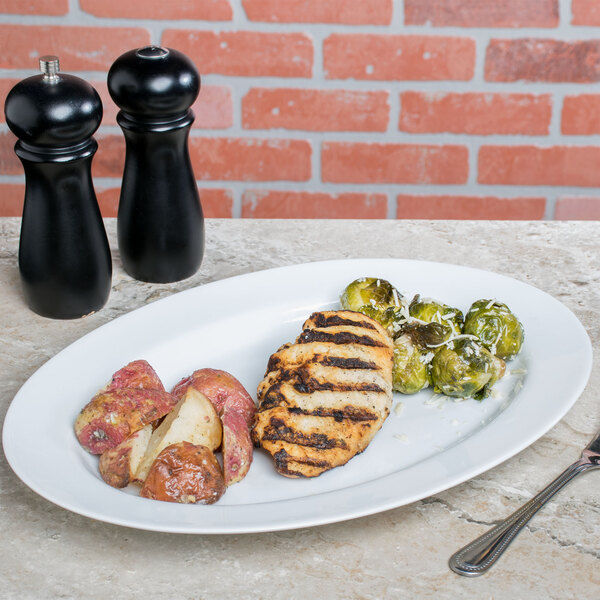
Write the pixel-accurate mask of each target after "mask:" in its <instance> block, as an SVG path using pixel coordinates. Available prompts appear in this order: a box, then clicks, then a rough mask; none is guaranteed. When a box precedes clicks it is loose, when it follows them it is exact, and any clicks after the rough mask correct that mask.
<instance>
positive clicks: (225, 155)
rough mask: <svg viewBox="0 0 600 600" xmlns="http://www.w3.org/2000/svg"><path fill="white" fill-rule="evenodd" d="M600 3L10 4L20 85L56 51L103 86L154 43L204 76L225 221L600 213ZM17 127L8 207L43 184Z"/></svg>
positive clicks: (214, 185)
mask: <svg viewBox="0 0 600 600" xmlns="http://www.w3.org/2000/svg"><path fill="white" fill-rule="evenodd" d="M599 39H600V0H493V1H492V0H489V1H488V0H485V1H484V0H179V1H178V2H166V1H165V0H126V1H123V0H0V41H1V46H2V52H1V53H0V98H2V102H3V103H4V98H5V96H6V93H7V92H8V90H9V89H10V87H11V86H12V85H14V83H15V82H16V81H18V80H19V79H22V78H24V77H27V76H29V75H31V74H33V73H34V72H35V71H36V69H37V58H38V57H39V56H41V55H43V54H51V53H55V54H58V55H59V56H60V59H61V67H62V69H63V70H64V71H66V72H70V73H74V74H77V75H79V76H81V77H83V78H85V79H87V80H89V81H90V82H91V83H92V84H93V85H95V86H96V87H97V89H98V91H99V92H100V94H101V96H102V99H103V102H104V107H105V116H104V120H103V124H102V126H101V128H100V130H99V132H98V134H97V139H98V141H99V144H100V148H99V151H98V153H97V155H96V157H95V159H94V168H93V171H94V181H95V185H96V190H97V193H98V198H99V202H100V204H101V207H102V211H103V213H104V214H105V215H115V214H116V209H117V205H118V194H119V185H120V177H121V174H122V168H123V157H124V143H123V138H122V135H121V132H120V129H119V128H118V126H117V125H116V121H115V116H116V112H117V111H116V107H115V106H114V105H113V104H112V101H111V100H110V97H109V96H108V93H107V90H106V71H107V70H108V67H109V66H110V65H111V63H112V62H113V61H114V59H115V58H117V56H119V55H120V54H121V53H122V52H124V51H126V50H129V49H131V48H135V47H138V46H142V45H146V44H149V43H154V44H162V45H165V46H169V47H173V48H177V49H179V50H181V51H183V52H184V53H186V54H187V55H188V56H190V57H191V58H192V59H193V60H194V62H195V63H196V65H197V66H198V69H199V70H200V72H201V73H202V75H203V87H202V91H201V93H200V97H199V100H198V101H197V103H196V105H195V106H194V111H195V113H196V122H195V124H194V128H193V131H192V134H191V139H190V150H191V156H192V160H193V164H194V170H195V174H196V177H197V179H198V185H199V187H200V190H201V198H202V203H203V206H204V209H205V213H206V214H207V215H208V216H214V217H308V218H312V217H325V218H339V217H349V218H444V219H466V218H475V219H542V218H544V219H600V41H599ZM1 119H2V122H1V123H0V215H20V214H21V208H22V198H23V192H24V179H23V175H22V168H21V165H20V162H19V161H18V159H17V158H16V156H15V155H14V152H13V149H12V147H13V144H14V141H15V140H14V137H13V135H12V134H11V133H10V131H9V130H8V128H7V126H6V123H5V122H4V120H3V119H4V117H3V116H2V117H1Z"/></svg>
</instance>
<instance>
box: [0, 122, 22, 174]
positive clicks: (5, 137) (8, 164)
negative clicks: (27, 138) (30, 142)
mask: <svg viewBox="0 0 600 600" xmlns="http://www.w3.org/2000/svg"><path fill="white" fill-rule="evenodd" d="M16 141H17V138H16V137H15V136H14V135H13V134H12V132H10V131H0V174H1V175H22V174H23V165H22V164H21V161H20V160H19V159H18V158H17V155H16V154H15V142H16Z"/></svg>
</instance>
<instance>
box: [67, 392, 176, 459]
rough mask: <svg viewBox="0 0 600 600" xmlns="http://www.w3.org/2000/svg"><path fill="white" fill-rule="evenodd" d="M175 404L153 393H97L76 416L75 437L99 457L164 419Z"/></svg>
mask: <svg viewBox="0 0 600 600" xmlns="http://www.w3.org/2000/svg"><path fill="white" fill-rule="evenodd" d="M176 404H177V398H175V396H172V395H171V394H168V393H167V392H163V391H160V390H155V389H152V390H146V389H142V388H122V389H116V390H111V391H107V392H100V393H99V394H97V395H96V396H94V398H92V400H91V401H90V402H89V403H88V404H87V406H85V407H84V408H83V410H82V411H81V412H80V413H79V416H78V417H77V419H76V420H75V434H76V435H77V439H78V440H79V443H80V444H81V445H82V446H83V447H84V448H85V449H86V450H87V451H88V452H91V453H92V454H102V453H104V452H106V451H107V450H110V449H111V448H114V447H115V446H118V445H119V444H120V443H121V442H122V441H124V440H125V439H127V438H128V437H129V436H130V435H131V434H133V433H135V432H136V431H139V430H140V429H142V428H143V427H145V426H146V425H148V424H149V423H152V421H156V419H160V417H162V416H163V415H166V414H167V413H168V412H169V411H170V410H171V409H172V408H173V407H174V406H175V405H176Z"/></svg>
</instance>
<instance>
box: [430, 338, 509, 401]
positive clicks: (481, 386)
mask: <svg viewBox="0 0 600 600" xmlns="http://www.w3.org/2000/svg"><path fill="white" fill-rule="evenodd" d="M504 369H505V363H504V361H503V360H501V359H499V358H496V357H495V356H494V355H493V354H492V353H491V352H489V351H488V350H487V349H486V348H485V347H484V346H482V345H481V344H480V343H478V342H477V341H475V340H474V339H472V338H471V337H466V336H465V337H460V338H457V339H455V340H452V341H451V342H449V343H448V344H447V345H445V346H443V347H442V348H441V349H440V350H439V351H438V352H437V353H436V354H435V356H434V357H433V360H432V361H431V370H430V373H431V380H432V382H433V385H434V389H435V391H436V392H438V393H441V394H445V395H446V396H453V397H456V398H470V397H473V398H475V399H476V400H482V399H483V398H485V397H487V396H488V395H489V393H490V389H491V387H492V385H494V383H496V381H498V379H500V377H502V375H504Z"/></svg>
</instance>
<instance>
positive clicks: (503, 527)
mask: <svg viewBox="0 0 600 600" xmlns="http://www.w3.org/2000/svg"><path fill="white" fill-rule="evenodd" d="M597 466H598V465H596V464H594V463H593V462H590V461H589V460H588V459H587V458H580V459H579V460H578V461H577V462H574V463H573V464H572V465H571V466H569V467H567V468H566V469H565V470H564V471H563V472H562V473H561V474H560V475H559V476H558V477H557V478H556V479H555V480H554V481H552V482H551V483H550V484H548V485H547V486H546V487H545V488H544V489H543V490H542V491H541V492H539V493H538V494H536V495H535V496H534V497H533V498H532V499H531V500H529V502H527V503H526V504H524V505H523V506H521V508H519V509H517V510H516V511H515V512H514V513H512V514H511V515H510V516H509V517H507V518H506V519H505V520H504V521H502V522H501V523H499V524H498V525H496V526H495V527H494V528H493V529H490V531H488V532H487V533H484V534H483V535H481V536H479V537H478V538H477V539H475V540H473V541H472V542H471V543H470V544H467V545H466V546H465V547H464V548H461V549H460V550H459V551H458V552H456V553H455V554H453V555H452V556H451V557H450V560H449V562H448V564H449V566H450V568H451V569H452V570H453V571H454V572H455V573H458V574H459V575H464V576H465V577H477V576H478V575H483V574H484V573H485V572H486V571H487V570H488V569H489V568H490V567H491V566H492V565H493V564H494V563H495V562H496V561H497V560H498V559H499V558H500V556H502V553H503V552H504V551H505V550H506V548H507V547H508V545H509V544H510V543H511V542H512V541H513V540H514V538H515V537H516V536H517V534H518V533H519V532H520V531H521V529H523V527H525V525H526V524H527V523H528V522H529V520H530V519H531V517H533V515H535V513H537V511H538V510H539V509H540V508H542V506H544V504H546V502H548V500H550V498H552V497H553V496H554V494H556V493H557V492H558V491H559V490H561V489H562V488H563V487H564V486H565V485H567V483H569V482H570V481H571V480H572V479H573V478H574V477H576V476H577V475H579V474H580V473H584V472H585V471H587V470H588V469H592V468H594V467H597Z"/></svg>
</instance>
